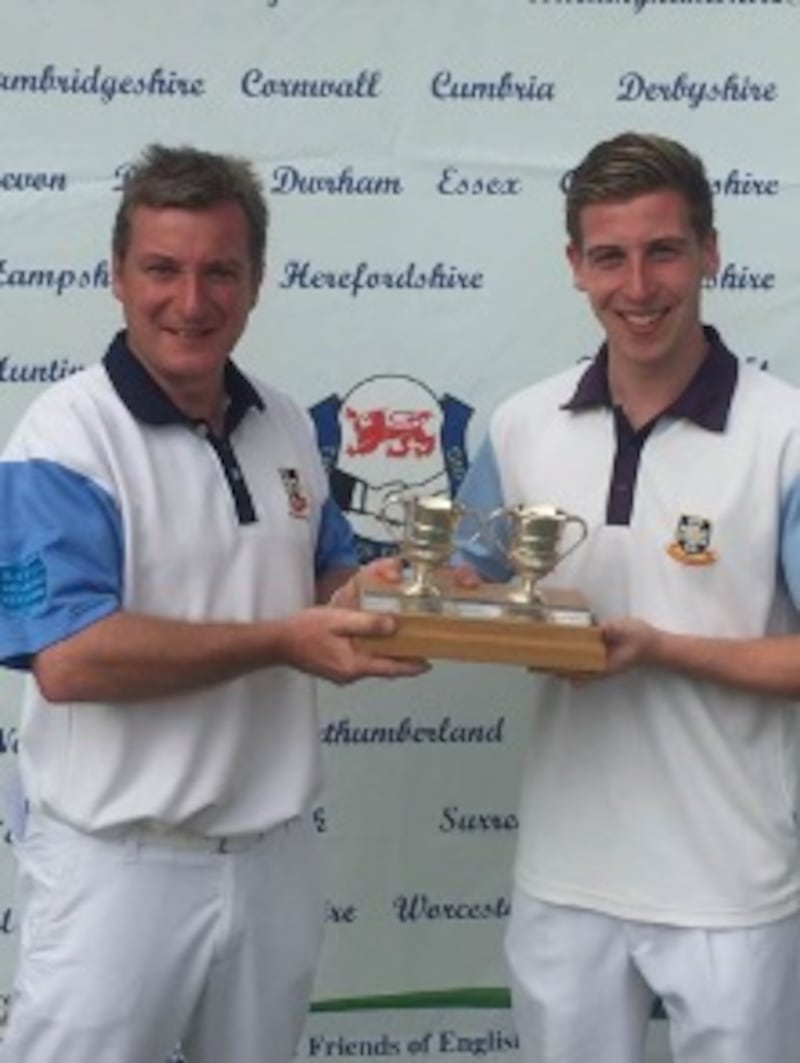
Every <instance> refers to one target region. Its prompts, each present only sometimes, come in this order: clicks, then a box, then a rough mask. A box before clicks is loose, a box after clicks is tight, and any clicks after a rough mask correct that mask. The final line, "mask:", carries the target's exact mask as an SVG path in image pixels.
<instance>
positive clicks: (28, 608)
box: [0, 554, 47, 614]
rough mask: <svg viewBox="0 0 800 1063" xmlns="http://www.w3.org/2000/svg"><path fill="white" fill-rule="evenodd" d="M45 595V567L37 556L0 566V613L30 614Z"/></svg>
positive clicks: (42, 600)
mask: <svg viewBox="0 0 800 1063" xmlns="http://www.w3.org/2000/svg"><path fill="white" fill-rule="evenodd" d="M46 594H47V579H46V573H45V567H44V562H43V561H42V559H41V557H40V556H39V554H33V555H32V556H31V557H26V558H24V559H23V560H22V561H16V562H14V563H13V564H10V565H5V564H0V613H17V614H25V613H27V614H32V613H33V612H34V611H35V610H36V609H37V607H38V606H40V605H41V604H42V603H43V602H44V600H45V597H46Z"/></svg>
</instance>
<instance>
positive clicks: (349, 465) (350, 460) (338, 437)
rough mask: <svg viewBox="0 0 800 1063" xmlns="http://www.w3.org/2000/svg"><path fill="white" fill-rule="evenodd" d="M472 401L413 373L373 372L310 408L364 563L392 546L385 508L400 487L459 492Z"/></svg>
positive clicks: (335, 492) (334, 488)
mask: <svg viewBox="0 0 800 1063" xmlns="http://www.w3.org/2000/svg"><path fill="white" fill-rule="evenodd" d="M472 412H473V411H472V407H470V406H467V405H466V404H465V403H463V402H460V401H459V400H458V399H455V398H453V397H452V396H451V395H444V396H441V397H440V396H437V395H435V394H434V392H433V391H432V390H431V389H430V388H429V387H427V385H425V384H423V383H422V382H421V381H419V380H416V379H415V378H413V377H410V376H399V375H386V376H372V377H368V378H366V379H364V380H361V381H359V382H358V383H357V384H355V385H354V386H353V387H352V388H351V389H350V391H348V392H347V393H346V394H345V395H344V396H339V395H330V396H329V397H328V398H327V399H324V400H322V401H321V402H319V403H317V404H316V405H315V406H313V407H312V408H311V410H310V413H311V416H312V418H313V420H314V423H315V425H316V430H317V440H318V443H319V447H320V451H321V453H322V458H323V462H324V464H325V467H326V469H327V472H328V476H329V479H330V486H331V494H332V495H333V497H334V498H335V500H336V502H337V503H338V505H339V506H340V508H341V509H342V510H343V511H344V512H345V513H346V514H347V516H348V519H349V520H350V523H351V524H352V526H353V529H354V531H355V533H356V546H357V549H358V553H359V559H360V560H361V561H362V562H365V561H369V560H372V559H374V558H376V557H381V556H385V555H387V554H391V553H394V552H395V550H396V546H397V544H396V541H395V540H394V539H392V537H391V534H390V532H389V530H388V529H387V527H386V524H385V523H384V521H383V520H381V512H382V510H383V507H384V506H385V505H386V501H387V499H389V498H391V496H392V495H397V494H403V493H407V494H418V495H433V494H446V495H452V494H454V493H455V491H456V489H457V488H458V485H459V484H460V483H461V480H462V479H463V477H464V473H465V472H466V468H467V458H466V446H465V432H466V426H467V422H468V421H469V419H470V417H471V416H472Z"/></svg>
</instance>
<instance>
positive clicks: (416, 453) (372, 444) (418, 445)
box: [344, 406, 436, 458]
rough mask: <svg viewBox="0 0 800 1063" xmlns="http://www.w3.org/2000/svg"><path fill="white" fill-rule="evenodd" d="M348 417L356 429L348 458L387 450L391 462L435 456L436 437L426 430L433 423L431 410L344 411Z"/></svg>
mask: <svg viewBox="0 0 800 1063" xmlns="http://www.w3.org/2000/svg"><path fill="white" fill-rule="evenodd" d="M344 412H345V416H346V417H347V419H348V421H350V423H351V424H352V426H353V432H354V433H355V439H356V441H355V443H354V444H353V443H350V444H348V446H347V454H348V455H349V456H350V457H353V456H354V455H356V454H372V453H374V451H376V450H377V449H378V447H380V446H382V445H385V446H386V451H385V453H386V456H387V457H389V458H405V457H408V455H409V454H411V456H412V457H415V458H425V457H427V456H428V455H429V454H432V453H433V448H434V447H435V445H436V437H435V435H434V434H433V433H432V432H427V431H426V430H425V422H426V421H428V420H430V418H431V413H430V411H429V410H387V409H385V408H383V409H376V410H363V411H362V412H361V413H359V412H358V410H354V409H353V407H352V406H347V407H345V411H344Z"/></svg>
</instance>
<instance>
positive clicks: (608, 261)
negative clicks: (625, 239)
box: [592, 251, 622, 269]
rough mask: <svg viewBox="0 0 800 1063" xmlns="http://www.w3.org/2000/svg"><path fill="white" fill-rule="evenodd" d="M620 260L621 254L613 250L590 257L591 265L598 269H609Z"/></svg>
mask: <svg viewBox="0 0 800 1063" xmlns="http://www.w3.org/2000/svg"><path fill="white" fill-rule="evenodd" d="M621 262H622V255H619V254H617V253H616V252H614V251H609V252H607V253H606V254H602V255H595V256H594V257H593V258H592V265H593V266H598V267H599V268H600V269H611V268H613V267H614V266H618V265H619V264H620V263H621Z"/></svg>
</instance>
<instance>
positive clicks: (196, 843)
mask: <svg viewBox="0 0 800 1063" xmlns="http://www.w3.org/2000/svg"><path fill="white" fill-rule="evenodd" d="M131 836H132V837H133V838H134V840H135V841H136V842H138V844H139V845H156V846H161V847H162V848H164V849H189V850H192V849H194V850H195V851H196V852H202V853H244V852H247V850H248V849H252V848H253V847H254V846H256V845H258V843H259V842H260V841H262V840H263V839H264V838H266V836H267V831H265V830H261V831H257V832H255V833H251V834H228V835H224V836H221V837H216V838H212V837H209V836H208V835H205V834H198V833H197V832H196V831H192V830H187V829H186V828H185V827H170V826H167V825H164V826H158V825H155V824H151V825H149V826H140V827H135V828H134V829H133V831H132V832H131Z"/></svg>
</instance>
